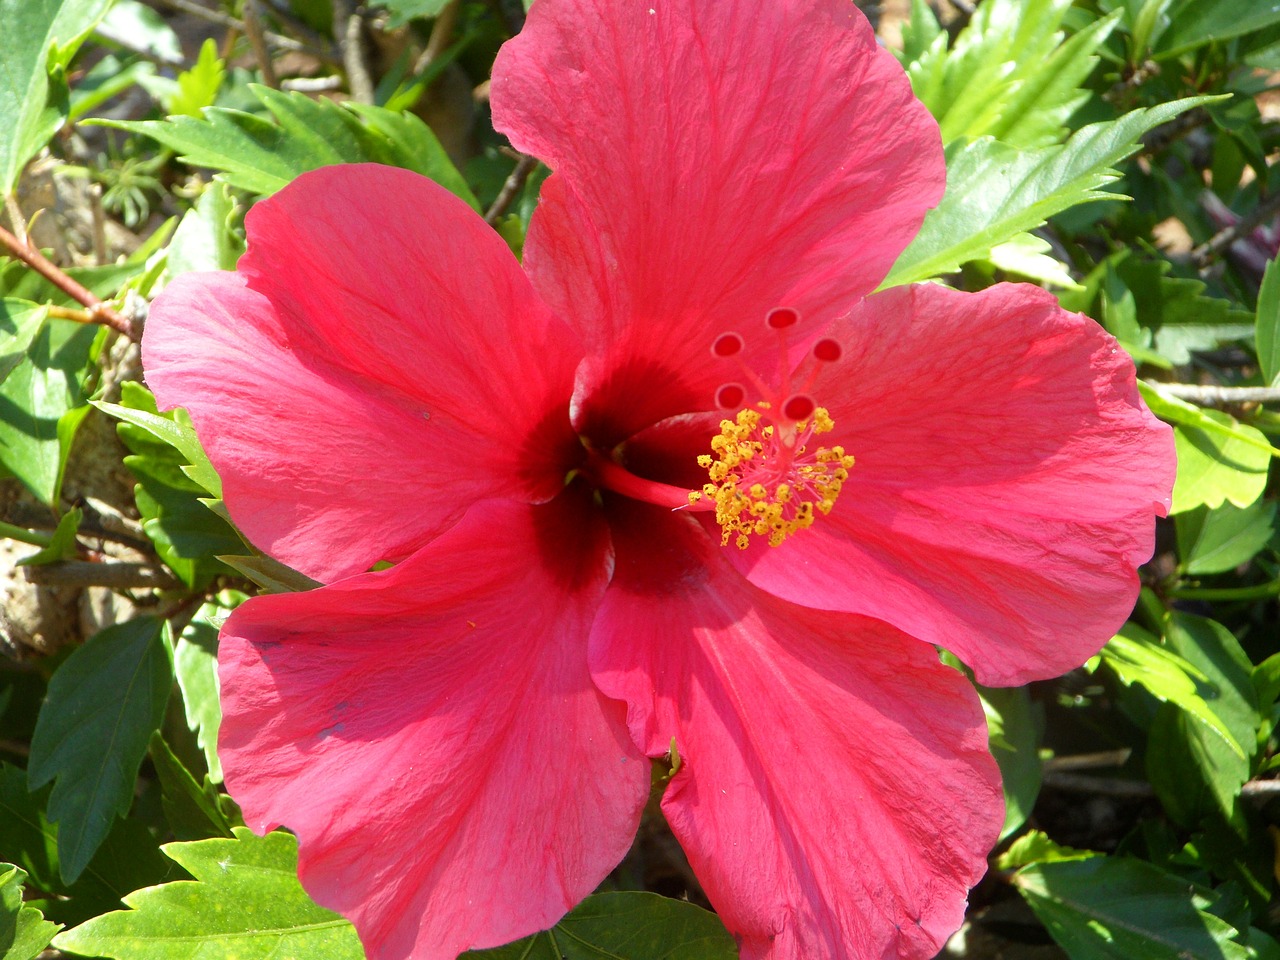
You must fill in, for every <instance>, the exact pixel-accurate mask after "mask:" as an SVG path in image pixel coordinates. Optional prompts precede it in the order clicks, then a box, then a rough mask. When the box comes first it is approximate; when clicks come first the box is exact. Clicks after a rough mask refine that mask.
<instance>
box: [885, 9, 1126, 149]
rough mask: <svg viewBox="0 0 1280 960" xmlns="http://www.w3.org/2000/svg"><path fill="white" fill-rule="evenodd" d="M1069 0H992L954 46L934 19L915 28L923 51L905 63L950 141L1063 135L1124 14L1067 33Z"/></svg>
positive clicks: (1041, 140)
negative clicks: (942, 39)
mask: <svg viewBox="0 0 1280 960" xmlns="http://www.w3.org/2000/svg"><path fill="white" fill-rule="evenodd" d="M1070 7H1071V0H987V2H985V3H982V4H981V5H979V6H978V8H977V11H976V13H975V14H974V15H973V17H972V18H971V19H970V20H969V23H968V24H967V25H966V26H965V28H964V29H963V30H962V31H961V32H960V34H959V36H958V37H957V38H956V41H955V44H954V45H953V46H952V47H951V48H950V49H947V47H946V45H945V44H940V43H938V42H937V34H933V35H932V36H930V34H931V33H932V31H931V30H930V29H929V27H928V25H927V24H926V26H925V27H924V33H923V34H922V36H921V37H920V38H915V37H914V36H913V48H914V49H918V50H919V53H918V54H917V55H916V56H915V57H913V58H911V59H910V60H908V62H907V63H906V64H905V66H906V68H907V75H908V77H910V79H911V85H912V88H913V90H914V91H915V94H916V96H917V97H918V98H919V99H920V100H922V101H923V102H924V104H925V106H927V107H928V108H929V110H930V112H931V113H933V115H934V117H936V118H937V120H938V123H939V125H940V127H941V130H942V142H943V143H944V144H951V143H953V142H954V141H955V140H957V139H960V138H965V139H973V138H975V137H981V136H992V137H994V138H995V139H997V140H1000V141H1002V142H1003V143H1007V144H1009V145H1010V146H1013V147H1046V146H1049V145H1051V144H1054V143H1059V142H1061V141H1062V139H1063V138H1064V137H1065V135H1066V132H1067V131H1066V122H1067V120H1068V119H1069V118H1070V116H1071V115H1072V114H1073V113H1075V111H1076V110H1077V109H1079V107H1080V106H1081V104H1083V103H1084V102H1085V100H1087V99H1088V96H1089V94H1088V91H1086V90H1082V89H1081V88H1080V84H1081V83H1082V82H1083V81H1084V79H1085V78H1086V77H1087V76H1088V75H1089V73H1090V72H1091V71H1092V69H1093V66H1094V64H1095V63H1096V59H1097V58H1096V56H1095V53H1096V51H1097V50H1098V48H1099V47H1100V46H1101V45H1102V44H1103V42H1104V41H1105V40H1106V38H1107V36H1108V34H1110V32H1111V30H1112V28H1113V27H1114V26H1115V24H1116V20H1117V17H1116V16H1115V15H1112V16H1109V17H1103V18H1101V19H1099V20H1095V21H1093V22H1092V23H1090V24H1089V25H1088V26H1087V27H1085V28H1084V29H1083V30H1080V31H1078V32H1077V33H1075V34H1074V35H1073V36H1072V37H1070V38H1069V39H1065V40H1064V36H1065V34H1064V32H1063V30H1062V24H1063V18H1064V16H1065V15H1066V12H1067V10H1068V9H1069V8H1070ZM915 16H916V14H915V13H914V12H913V18H914V17H915ZM926 38H927V41H928V42H927V45H926V44H923V43H922V41H924V40H925V39H926Z"/></svg>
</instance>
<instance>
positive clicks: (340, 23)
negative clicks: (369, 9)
mask: <svg viewBox="0 0 1280 960" xmlns="http://www.w3.org/2000/svg"><path fill="white" fill-rule="evenodd" d="M333 31H334V33H335V34H336V35H337V37H338V49H339V50H341V51H342V67H343V69H344V70H346V71H347V86H348V87H350V89H351V99H353V100H355V101H356V102H358V103H373V79H372V78H371V77H370V76H369V65H368V64H367V63H366V62H365V55H364V18H363V17H361V16H360V11H359V10H356V9H354V8H353V7H352V5H351V0H333Z"/></svg>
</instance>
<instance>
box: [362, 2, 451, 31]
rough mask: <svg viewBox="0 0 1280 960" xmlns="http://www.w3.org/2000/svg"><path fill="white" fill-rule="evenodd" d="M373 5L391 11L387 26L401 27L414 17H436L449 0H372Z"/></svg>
mask: <svg viewBox="0 0 1280 960" xmlns="http://www.w3.org/2000/svg"><path fill="white" fill-rule="evenodd" d="M373 5H374V6H375V7H385V8H386V9H387V10H389V11H390V12H391V19H390V22H389V24H388V25H389V26H390V27H392V28H393V29H394V28H396V27H402V26H404V24H405V23H407V22H408V21H410V20H412V19H413V18H414V17H436V16H439V15H440V11H441V10H443V9H444V8H445V7H447V6H448V5H449V0H374V4H373Z"/></svg>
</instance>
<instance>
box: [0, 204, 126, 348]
mask: <svg viewBox="0 0 1280 960" xmlns="http://www.w3.org/2000/svg"><path fill="white" fill-rule="evenodd" d="M0 246H3V247H4V248H5V249H6V250H8V251H9V252H10V253H11V254H13V256H15V257H17V258H18V259H19V260H21V261H22V262H23V263H25V264H26V265H27V266H29V267H30V268H31V269H32V270H34V271H36V273H38V274H40V275H41V276H42V277H44V278H45V279H46V280H48V281H49V282H50V283H52V284H53V285H54V286H55V287H57V288H58V289H59V290H61V291H62V292H63V293H65V294H66V295H67V296H69V297H70V298H71V299H72V300H75V301H77V302H79V303H82V304H84V306H85V309H86V310H87V311H88V317H89V319H88V321H87V322H89V323H101V324H102V325H104V326H107V327H110V328H111V329H112V330H115V331H116V332H118V333H122V334H124V335H125V336H126V337H128V338H129V339H130V340H134V341H137V340H140V339H141V336H142V335H141V333H140V331H139V330H138V329H137V327H136V326H135V325H134V324H133V323H132V322H130V321H129V320H127V319H126V318H125V317H124V316H122V315H121V314H119V313H117V312H116V310H115V309H114V308H113V307H111V306H109V305H108V304H105V303H103V302H102V301H101V300H99V299H98V298H97V297H95V296H94V295H93V294H92V293H91V292H90V291H89V290H87V289H86V288H85V287H83V286H81V285H80V284H79V283H77V282H76V281H75V280H73V279H72V278H71V277H69V276H67V275H66V274H65V273H64V272H63V271H62V269H61V268H60V267H58V266H56V265H55V264H53V263H52V262H50V261H49V260H48V259H46V257H45V255H44V254H43V253H41V252H40V251H39V250H37V249H36V248H35V247H33V246H31V245H30V244H29V243H23V242H22V241H21V240H19V239H18V238H17V237H15V236H14V235H13V234H12V233H10V232H9V231H8V230H6V229H5V228H4V227H0ZM62 309H65V308H62ZM66 319H77V318H74V317H67V318H66ZM81 322H84V321H81Z"/></svg>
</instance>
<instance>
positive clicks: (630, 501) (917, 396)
mask: <svg viewBox="0 0 1280 960" xmlns="http://www.w3.org/2000/svg"><path fill="white" fill-rule="evenodd" d="M492 104H493V116H494V124H495V126H496V127H497V128H498V129H499V130H501V131H503V132H505V133H506V134H507V135H508V136H509V137H510V138H511V141H512V143H513V144H514V145H515V146H516V147H518V148H519V149H521V150H523V151H527V152H529V153H532V154H533V155H535V156H538V157H540V158H541V159H543V160H544V161H546V162H547V164H548V165H549V166H550V167H551V168H552V169H553V170H554V175H553V176H551V177H550V178H549V179H548V180H547V181H546V183H545V184H544V185H543V188H542V196H541V200H540V203H539V206H538V209H537V212H536V214H535V215H534V218H533V221H532V223H531V225H530V231H529V236H528V239H527V243H526V245H525V255H524V263H523V266H522V265H521V264H520V263H518V262H517V261H516V259H515V258H514V257H513V256H512V254H511V252H510V251H509V250H508V249H507V247H506V246H505V245H504V244H503V242H502V241H501V240H500V239H499V237H498V236H497V234H495V233H494V232H493V231H492V230H491V229H490V228H489V227H487V226H486V225H485V224H484V223H483V222H482V221H481V220H480V218H479V217H477V216H476V215H475V214H474V213H473V212H472V211H471V210H470V209H469V208H468V207H466V206H465V205H464V204H463V203H462V202H461V201H459V200H458V199H456V198H455V197H453V196H452V195H450V194H448V193H446V192H445V191H444V190H443V189H441V188H440V187H438V186H436V185H435V184H433V183H430V182H428V181H426V180H424V179H422V178H420V177H418V176H416V175H414V174H411V173H408V172H406V171H403V170H397V169H390V168H384V167H377V166H354V167H331V168H327V169H323V170H319V171H316V172H314V173H310V174H307V175H305V176H303V177H300V178H299V179H298V180H297V181H296V182H295V183H293V184H292V185H291V186H289V187H287V188H286V189H284V190H282V191H281V192H280V193H279V194H277V195H276V196H274V197H272V198H271V199H268V200H264V201H263V202H261V203H259V204H257V205H256V206H255V207H254V208H253V209H252V210H251V211H250V213H249V215H248V218H247V221H246V231H247V234H248V251H247V253H246V254H245V256H244V258H243V259H242V260H241V262H240V264H239V268H238V269H237V271H236V272H234V273H216V274H198V275H189V276H184V277H180V278H178V280H176V281H175V282H174V283H173V284H172V285H171V286H170V287H169V288H168V289H167V290H166V291H165V293H164V294H163V295H162V296H161V297H160V298H159V299H158V300H157V301H156V303H155V304H154V307H153V310H152V316H151V320H150V322H149V324H148V328H147V332H146V337H145V340H144V344H143V349H144V360H145V365H146V370H147V378H148V381H149V382H150V384H151V386H152V387H153V388H154V390H155V392H156V395H157V396H158V398H159V399H160V401H161V403H162V404H163V405H165V406H173V405H183V406H185V407H186V408H187V409H188V410H189V411H190V413H191V416H192V418H193V420H194V422H195V424H196V426H197V428H198V431H199V433H200V436H201V438H202V440H203V441H204V443H205V445H206V447H207V449H208V452H209V455H210V457H211V459H212V460H213V462H214V463H215V464H216V465H217V467H218V468H219V470H220V472H221V474H222V477H223V482H224V490H225V496H226V505H227V509H228V510H229V511H230V514H231V516H232V517H233V518H234V520H235V522H236V523H237V524H238V525H239V527H240V529H241V530H243V531H244V533H245V534H246V535H247V536H248V537H249V538H250V539H251V540H252V541H253V542H254V543H255V544H257V545H258V546H259V547H261V548H262V549H263V550H265V551H267V552H268V553H270V554H271V555H273V556H275V557H278V558H279V559H280V560H282V561H284V562H286V563H288V564H290V565H292V566H294V567H296V568H297V569H298V570H300V571H302V572H303V573H306V574H309V575H310V576H312V577H314V578H316V579H318V580H320V581H322V582H323V583H324V586H322V587H320V588H318V589H316V590H313V591H310V592H305V593H297V594H290V595H275V596H263V597H259V598H256V599H253V600H250V601H248V602H247V603H246V604H244V605H243V606H241V607H240V608H239V609H238V610H237V611H236V612H235V613H234V614H233V615H232V616H231V618H230V619H229V620H228V621H227V623H226V625H225V627H224V629H223V631H222V639H221V649H220V653H219V659H220V676H221V681H222V690H223V710H224V720H223V726H222V734H221V740H220V744H219V750H220V753H221V756H222V760H223V764H224V766H225V769H226V777H227V786H228V788H229V790H230V792H231V794H232V795H233V796H234V797H235V798H236V799H237V800H238V801H239V802H240V804H241V806H242V807H243V809H244V812H245V817H246V820H247V822H248V823H249V825H250V826H251V827H253V828H254V829H255V830H258V831H266V830H269V829H272V828H273V827H275V826H276V825H279V824H285V825H287V826H289V827H290V828H291V829H293V830H294V831H295V832H296V833H297V835H298V837H299V842H300V864H299V870H300V875H301V877H302V881H303V883H304V885H305V886H306V888H307V889H308V890H309V891H310V893H311V894H312V895H313V896H314V897H315V898H316V899H317V900H318V901H319V902H320V903H322V904H324V905H326V906H328V907H331V908H333V909H335V910H338V911H340V912H341V913H343V914H344V915H346V916H347V917H349V918H350V919H351V920H352V921H353V922H354V923H355V926H356V928H357V930H358V931H359V933H360V936H361V938H362V940H363V942H364V944H365V947H366V949H367V950H368V953H369V955H370V957H372V958H375V960H400V958H409V957H412V958H415V960H436V958H452V957H454V956H455V955H456V954H458V953H459V952H460V951H464V950H467V949H470V948H473V947H485V946H492V945H496V944H501V943H504V942H507V941H510V940H513V939H516V938H518V937H521V936H525V935H527V934H530V933H532V932H534V931H537V930H539V929H543V928H546V927H548V926H550V925H552V924H554V923H555V922H556V921H557V920H558V919H559V918H560V917H561V916H562V915H563V914H564V913H565V912H566V911H567V910H568V909H570V908H571V907H572V906H573V905H574V904H575V903H577V902H578V901H579V900H580V899H581V898H582V897H584V896H586V895H587V894H588V893H590V892H591V891H592V890H593V889H594V888H595V887H596V886H597V885H598V884H599V883H600V882H601V881H602V880H603V879H604V878H605V876H606V875H607V874H608V873H609V871H610V870H611V869H612V868H613V867H614V866H615V865H616V864H617V863H618V862H619V860H620V859H621V858H622V857H623V855H624V854H625V853H626V851H627V849H628V847H629V845H630V843H631V841H632V838H633V836H634V834H635V831H636V828H637V824H638V821H639V818H640V815H641V811H642V808H643V807H644V805H645V801H646V797H647V795H648V792H649V789H650V762H649V758H660V757H664V756H666V755H668V754H669V753H670V754H673V755H678V757H679V760H680V763H679V769H678V771H677V772H676V773H675V775H674V776H673V777H672V778H671V781H670V783H669V785H668V786H667V788H666V791H665V794H664V795H663V798H662V810H663V812H664V813H665V815H666V817H667V819H668V821H669V822H670V824H671V828H672V830H673V831H674V833H675V835H676V836H677V837H678V838H679V840H680V843H681V844H682V845H683V847H684V849H685V851H686V852H687V854H688V857H689V861H690V864H691V865H692V868H693V870H694V871H695V873H696V874H697V876H698V878H699V879H700V881H701V882H702V885H703V888H704V890H705V891H706V894H707V896H708V898H709V899H710V901H711V903H712V904H713V905H714V906H715V907H716V909H717V911H718V912H719V914H720V916H721V917H722V918H723V920H724V922H725V924H726V925H727V926H728V928H729V930H730V931H732V933H733V934H734V935H735V937H736V938H737V939H738V942H739V944H740V946H741V951H742V954H743V956H744V957H749V958H755V957H769V958H776V960H799V958H805V960H812V958H858V960H865V958H869V957H882V956H885V957H890V956H892V957H905V958H924V957H928V956H931V955H932V954H933V953H934V952H935V951H936V950H937V949H938V947H939V945H940V944H941V943H942V942H943V941H944V939H945V938H946V937H947V935H948V934H949V933H950V932H951V931H952V930H954V929H955V928H956V927H957V926H958V925H959V924H960V922H961V919H962V917H963V911H964V907H965V898H966V895H967V889H968V888H969V886H971V885H972V884H973V883H974V882H976V881H977V880H978V878H979V877H980V876H981V875H982V873H983V871H984V868H985V856H986V854H987V852H988V850H989V848H990V847H991V845H992V844H993V842H994V841H995V839H996V837H997V834H998V831H999V828H1000V826H1001V821H1002V803H1001V794H1000V786H999V778H998V773H997V770H996V766H995V764H994V762H993V761H992V759H991V756H990V754H989V752H988V749H987V733H986V727H985V725H984V722H983V714H982V711H981V709H980V705H979V701H978V698H977V696H976V694H975V692H974V689H973V687H972V686H971V685H970V683H969V682H968V680H966V678H965V677H964V676H963V675H962V674H961V673H960V672H958V671H956V670H954V669H952V668H951V667H949V666H946V665H944V664H943V663H941V662H940V661H939V658H938V654H937V650H936V647H935V645H937V646H942V647H945V648H947V649H948V650H951V651H953V652H954V653H955V654H957V655H958V656H959V657H961V658H962V659H963V660H964V661H965V662H966V663H967V664H968V665H969V666H970V667H971V668H972V670H973V672H974V674H975V675H976V677H977V678H978V680H980V681H981V682H983V683H987V684H1020V683H1024V682H1026V681H1029V680H1033V679H1036V678H1040V677H1048V676H1052V675H1055V674H1057V673H1060V672H1061V671H1064V670H1066V669H1069V668H1071V667H1073V666H1076V665H1078V664H1079V663H1081V662H1082V661H1083V660H1085V659H1086V658H1087V657H1088V656H1090V655H1091V654H1092V653H1094V652H1095V651H1096V650H1097V649H1098V647H1099V646H1100V645H1101V644H1102V642H1103V641H1104V640H1105V639H1106V638H1107V637H1108V636H1109V635H1110V634H1111V633H1112V631H1114V630H1115V628H1116V627H1118V626H1119V625H1120V624H1121V623H1122V622H1123V621H1124V619H1125V617H1126V616H1127V614H1128V613H1129V611H1130V609H1131V606H1132V603H1133V601H1134V598H1135V596H1136V593H1137V589H1138V581H1137V577H1136V574H1135V567H1136V565H1137V564H1139V563H1140V562H1142V561H1144V560H1145V559H1147V558H1148V557H1149V556H1150V554H1151V550H1152V535H1153V529H1152V528H1153V514H1155V513H1161V512H1163V510H1164V509H1165V507H1166V505H1167V504H1168V499H1169V493H1170V487H1171V484H1172V475H1173V468H1174V458H1173V446H1172V441H1171V437H1170V434H1169V431H1168V429H1167V428H1166V427H1164V426H1163V425H1161V424H1160V423H1159V422H1158V421H1156V420H1155V419H1154V418H1153V417H1152V416H1151V414H1150V413H1149V412H1148V411H1147V410H1146V409H1145V408H1144V407H1143V406H1142V404H1141V402H1140V401H1139V399H1138V395H1137V392H1136V390H1135V385H1134V370H1133V366H1132V364H1131V362H1130V361H1129V359H1128V358H1127V357H1126V355H1125V354H1124V353H1123V351H1121V350H1120V349H1119V348H1118V347H1117V345H1116V342H1115V341H1114V340H1113V339H1112V338H1111V337H1110V336H1108V335H1107V334H1106V333H1104V332H1103V331H1102V330H1101V329H1100V328H1099V327H1098V326H1097V325H1095V324H1094V323H1093V322H1092V321H1090V320H1088V319H1087V318H1085V317H1082V316H1079V315H1074V314H1069V313H1065V312H1063V311H1062V310H1060V309H1059V308H1058V307H1057V305H1056V303H1055V301H1054V299H1053V298H1052V297H1051V296H1049V295H1047V294H1046V293H1044V292H1043V291H1041V290H1038V289H1036V288H1033V287H1030V286H1023V285H998V286H995V287H992V288H991V289H988V290H985V291H983V292H982V293H978V294H967V293H959V292H956V291H953V290H950V289H947V288H944V287H941V286H936V285H921V286H915V287H909V288H898V289H892V290H888V291H885V292H882V293H874V294H873V293H872V291H873V290H874V289H875V287H876V285H877V284H878V283H879V282H880V281H881V279H882V278H883V277H884V276H885V274H886V273H887V271H888V269H889V267H890V266H891V264H892V263H893V261H894V259H895V258H896V257H897V256H898V254H899V253H900V252H901V251H902V249H903V248H904V247H905V245H906V244H907V243H908V242H909V240H910V238H911V237H912V236H913V235H914V233H915V232H916V230H917V229H918V228H919V225H920V222H921V219H922V217H923V216H924V214H925V211H926V210H927V209H928V208H930V207H931V206H932V205H933V204H935V203H936V202H937V201H938V199H939V197H940V196H941V194H942V190H943V184H944V168H943V157H942V151H941V148H940V145H939V136H938V131H937V127H936V125H935V124H934V122H933V121H932V119H931V118H930V117H929V115H928V113H927V112H926V111H925V109H924V108H923V107H922V106H921V105H920V104H919V103H918V102H916V101H915V100H914V99H913V98H912V96H911V91H910V88H909V86H908V83H907V81H906V79H905V77H904V75H903V73H902V71H901V70H900V69H899V68H898V66H897V65H896V64H895V62H894V60H893V59H892V57H891V56H890V55H889V54H887V53H885V52H884V51H882V50H880V49H878V48H877V46H876V43H875V39H874V37H873V34H872V31H871V29H870V28H869V26H868V24H867V22H866V21H865V19H864V18H863V17H862V15H861V14H860V13H858V12H857V10H856V9H855V8H854V7H853V6H852V5H851V4H850V3H848V2H847V0H770V2H768V3H763V4H761V3H754V2H753V3H747V2H745V0H716V2H714V3H712V2H701V0H642V2H634V0H609V2H603V0H538V2H537V3H536V4H535V5H534V6H533V9H532V11H531V12H530V15H529V18H528V23H527V25H526V27H525V29H524V31H523V32H522V33H521V34H520V36H518V37H517V38H516V39H514V40H512V41H511V42H510V43H508V44H507V45H506V46H505V47H504V48H503V50H502V51H501V53H500V54H499V57H498V60H497V63H496V64H495V67H494V74H493V82H492ZM380 561H390V562H391V563H392V564H393V566H392V567H390V568H389V569H381V570H379V571H377V572H369V571H370V568H371V567H373V566H374V565H375V564H378V563H379V562H380Z"/></svg>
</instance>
